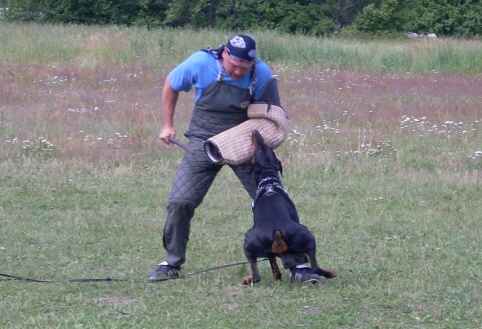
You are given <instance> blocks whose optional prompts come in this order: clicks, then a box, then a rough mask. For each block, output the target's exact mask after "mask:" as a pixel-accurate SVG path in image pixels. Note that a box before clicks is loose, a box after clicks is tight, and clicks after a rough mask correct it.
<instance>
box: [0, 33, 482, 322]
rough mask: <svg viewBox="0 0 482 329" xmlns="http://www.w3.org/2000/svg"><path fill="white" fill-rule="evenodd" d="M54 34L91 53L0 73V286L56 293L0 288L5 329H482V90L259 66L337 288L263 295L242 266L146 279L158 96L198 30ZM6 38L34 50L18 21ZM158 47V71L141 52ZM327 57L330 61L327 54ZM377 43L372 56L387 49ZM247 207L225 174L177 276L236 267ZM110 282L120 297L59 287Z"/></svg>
mask: <svg viewBox="0 0 482 329" xmlns="http://www.w3.org/2000/svg"><path fill="white" fill-rule="evenodd" d="M2 28H5V26H2ZM45 28H46V29H51V28H52V27H49V26H45ZM71 28H73V29H77V28H78V29H79V30H78V34H77V33H75V34H72V30H69V29H71ZM22 29H24V30H22ZM52 29H53V30H49V31H50V32H51V34H52V33H58V35H57V36H59V37H61V36H64V38H66V39H64V40H69V39H68V38H69V37H66V36H68V35H69V34H70V35H73V36H75V38H74V39H75V40H78V41H79V42H80V43H81V44H82V45H83V47H84V48H85V49H84V48H81V49H77V48H76V49H77V50H76V51H82V52H81V53H80V54H79V55H78V56H80V57H77V59H75V57H74V59H69V58H68V57H69V56H70V55H69V52H67V53H66V54H65V56H66V57H65V58H64V57H55V58H54V59H53V60H52V61H48V60H47V63H45V60H44V57H42V56H45V54H46V53H47V52H42V49H47V48H48V47H47V46H45V47H44V46H42V47H43V48H41V49H40V50H41V53H42V54H43V55H42V56H37V57H19V58H23V60H22V61H21V62H20V63H15V62H13V61H12V60H11V59H6V56H3V60H4V63H5V62H7V64H6V65H2V66H0V70H1V72H2V73H3V74H2V75H1V77H0V84H1V86H2V88H0V96H1V99H2V101H3V103H1V104H0V142H1V144H0V154H1V156H0V159H1V160H0V185H1V189H0V200H1V204H0V262H1V264H2V265H1V266H0V273H4V274H8V275H16V276H20V277H25V278H34V279H45V280H57V281H58V282H55V283H32V282H25V281H19V280H10V279H8V278H7V277H2V278H1V279H2V280H1V281H0V289H1V291H2V299H1V300H0V327H5V328H25V327H29V326H30V327H38V328H54V327H60V328H75V327H85V328H99V327H100V328H104V327H105V328H120V327H121V328H171V327H175V328H239V327H246V328H275V327H276V328H296V327H314V328H320V327H323V328H374V327H379V328H477V327H479V326H480V319H481V318H482V309H481V299H480V296H481V295H482V291H481V288H480V279H481V276H482V273H481V268H482V267H481V262H480V258H481V239H480V236H482V234H481V233H482V232H481V228H480V213H482V209H481V207H482V206H481V204H480V189H481V187H480V186H481V184H480V183H481V178H482V176H481V175H482V153H481V152H482V149H481V145H482V137H481V135H480V130H481V128H482V127H481V121H480V120H481V114H482V112H481V106H480V104H482V99H481V97H482V96H481V94H480V91H479V89H480V88H479V86H480V77H479V76H478V75H477V74H475V75H471V76H465V75H463V74H452V73H450V74H449V73H440V72H431V73H430V74H424V75H422V74H416V73H414V72H412V73H409V72H403V73H396V72H395V73H394V72H388V73H387V71H385V72H384V71H383V70H382V71H379V70H374V71H370V70H367V69H366V68H364V69H363V70H362V69H357V67H351V68H350V67H344V68H341V67H336V66H332V65H331V64H330V65H329V64H327V65H324V64H323V63H324V62H323V60H322V58H319V59H318V60H317V61H316V64H313V65H308V67H309V68H308V69H307V68H306V67H307V63H309V62H303V61H300V62H294V61H293V62H291V61H286V58H285V59H283V60H280V61H277V60H275V59H276V53H273V54H271V55H272V56H274V57H271V58H273V62H270V65H272V68H273V72H274V73H275V74H276V75H277V76H278V79H279V87H280V93H281V98H282V102H283V106H284V107H285V108H286V111H287V113H288V115H289V117H290V119H291V123H290V130H289V134H288V138H287V140H286V141H285V143H283V145H282V146H281V147H280V148H278V149H277V150H276V152H277V155H278V157H279V158H280V160H281V161H282V162H283V166H284V176H283V177H282V180H283V183H284V185H285V187H286V188H287V189H288V191H289V193H290V195H291V197H292V199H293V201H294V202H295V203H296V206H297V208H298V212H299V215H300V219H301V221H302V223H304V224H305V225H307V226H308V227H309V228H310V229H311V231H312V232H313V234H314V235H315V237H316V239H317V242H318V250H317V251H318V252H317V255H318V261H319V263H320V265H321V266H323V267H326V268H329V269H332V270H334V271H336V272H337V274H338V276H337V278H335V279H333V280H322V282H321V284H320V285H319V286H304V285H301V284H297V283H291V282H290V281H289V273H288V271H283V280H282V281H281V282H275V281H274V280H273V279H272V278H271V274H270V269H269V264H268V263H267V262H262V263H261V264H260V271H261V276H262V281H261V282H260V283H259V284H257V285H256V286H254V287H242V286H241V285H240V280H241V278H242V276H244V275H246V274H248V273H249V268H248V266H247V265H239V266H233V267H228V268H223V269H219V270H214V271H209V272H205V273H202V274H199V275H191V276H188V277H187V278H183V279H179V280H173V281H168V282H159V283H148V282H147V273H148V272H149V271H150V270H152V269H153V268H154V267H155V266H156V264H157V263H158V262H159V261H161V260H162V259H163V257H164V251H163V249H162V241H161V237H162V228H163V224H164V219H165V215H166V209H165V206H166V201H167V196H168V193H169V188H170V184H171V181H172V178H173V175H174V173H175V170H176V168H177V164H178V162H179V160H180V158H181V156H182V152H183V151H182V150H181V149H179V148H177V147H176V146H171V147H168V146H165V145H163V144H162V143H161V142H160V141H159V140H158V133H159V127H160V124H161V109H160V92H161V86H162V82H163V80H164V78H165V76H166V74H167V72H168V71H169V69H170V68H171V64H170V63H177V62H178V61H179V60H181V58H180V57H182V56H181V55H180V54H184V53H187V52H188V50H189V49H187V47H184V48H183V49H177V48H176V47H177V46H176V45H177V42H180V43H182V44H184V45H186V44H189V45H190V46H192V47H196V49H197V47H198V46H199V45H196V44H195V45H193V44H192V43H188V42H187V41H186V40H188V39H192V36H193V35H194V34H193V33H194V32H192V33H191V34H189V33H187V34H182V33H181V35H182V36H183V38H186V39H182V38H181V39H178V38H177V37H176V38H175V37H174V35H177V34H178V33H179V32H180V31H171V32H170V33H173V34H163V35H162V37H161V36H159V38H160V39H150V33H149V32H148V31H145V30H142V31H137V30H136V29H131V30H129V29H117V28H113V29H96V28H90V27H55V28H52ZM39 30H40V29H39ZM16 31H17V33H20V32H22V31H28V33H32V35H33V32H32V31H31V26H28V25H27V26H22V28H21V29H17V30H16ZM66 31H67V32H66ZM136 33H138V34H136ZM20 35H22V34H20ZM20 35H19V37H18V38H17V40H12V39H10V40H9V43H8V44H9V45H13V44H15V42H16V43H18V44H29V47H30V45H31V43H29V42H31V41H28V40H31V39H32V38H31V37H29V38H26V37H23V38H25V39H22V37H21V36H20ZM42 35H44V34H42ZM211 37H213V40H219V38H221V37H222V38H221V39H222V40H224V35H222V36H220V35H211ZM264 37H265V36H263V35H261V36H260V47H261V46H262V45H263V42H261V41H262V40H263V38H264ZM38 38H41V36H38ZM164 38H166V39H164ZM169 38H171V39H169ZM121 39H123V40H124V41H128V42H130V43H131V45H132V44H136V47H133V48H129V49H131V50H132V49H134V48H135V49H138V50H139V49H140V50H142V49H144V50H146V51H137V53H135V52H134V53H131V50H128V51H117V50H119V49H123V48H122V45H125V42H113V41H112V40H121ZM161 39H162V40H163V41H162V42H163V43H162V45H163V46H162V47H163V48H162V49H164V51H163V52H162V56H160V57H156V56H157V55H154V54H156V52H155V51H154V52H152V51H151V50H152V48H151V47H154V46H152V45H154V44H155V42H154V43H152V42H153V41H152V40H161ZM198 39H200V38H196V39H195V40H196V42H198V41H199V40H198ZM85 40H87V41H88V40H90V41H91V43H88V42H85ZM106 40H107V41H109V40H110V41H109V42H106ZM136 40H137V41H136ZM169 40H171V41H169ZM290 40H291V41H292V40H293V39H292V38H291V37H289V36H288V37H287V39H280V42H281V44H283V42H285V41H286V42H288V41H290ZM13 41H15V42H13ZM134 41H135V42H134ZM264 41H265V42H268V41H270V42H274V41H273V40H272V39H269V38H268V39H267V38H265V39H264ZM299 41H301V42H304V43H306V44H307V45H308V43H309V42H314V43H313V44H311V47H314V49H318V48H316V47H322V46H323V43H321V44H320V45H317V44H316V42H318V40H315V39H308V38H307V39H304V38H303V39H300V40H299ZM315 41H316V42H315ZM319 41H320V42H321V41H323V40H319ZM325 41H326V40H325ZM42 42H44V43H45V42H47V40H46V39H43V40H42ZM159 42H160V41H159ZM445 42H447V43H445ZM207 43H208V44H211V45H213V43H212V42H207ZM288 43H289V42H288ZM208 44H207V45H208ZM449 44H450V40H444V43H443V44H442V45H441V47H442V46H444V45H449ZM454 44H455V45H458V41H457V42H455V43H454ZM89 45H90V46H89ZM167 45H169V47H168V46H167ZM328 45H331V47H333V48H331V49H332V50H333V51H330V52H329V53H332V52H334V51H335V50H337V49H339V48H337V47H336V44H332V43H331V41H330V43H329V44H328ZM384 45H385V46H386V45H387V43H380V44H379V45H378V47H380V49H384V50H386V51H389V52H390V51H393V50H394V49H395V50H396V49H399V48H397V47H396V46H393V47H388V48H387V47H384ZM434 45H436V44H433V43H432V44H428V43H425V44H417V45H416V46H415V45H413V44H412V46H413V47H414V49H415V48H416V47H422V48H423V49H431V47H433V46H434ZM470 45H472V46H474V45H475V46H474V47H476V45H477V42H475V43H470ZM94 46H95V47H94ZM202 46H205V45H204V44H203V45H202ZM355 46H357V47H364V45H363V44H361V43H360V44H355ZM403 46H404V47H405V46H406V43H405V42H403ZM11 47H13V46H11ZM49 47H50V46H49ZM53 47H55V44H54V45H53ZM91 47H93V48H91ZM116 47H119V48H116ZM457 47H458V46H457ZM104 48H105V49H104ZM107 48H109V49H107ZM171 48H172V52H171V51H170V50H169V49H171ZM89 49H90V50H89ZM154 49H158V48H156V47H154ZM276 49H277V48H276V47H274V48H273V49H272V51H275V50H276ZM298 49H307V48H306V47H305V48H303V47H298ZM363 49H368V48H363ZM400 49H403V47H402V48H400ZM423 49H422V50H423ZM471 49H473V48H471ZM471 49H469V50H470V51H469V52H468V54H471V53H472V51H471ZM114 50H116V51H114ZM193 50H195V49H193ZM261 50H262V49H261ZM17 51H19V52H20V53H21V49H18V50H17ZM84 51H87V53H89V52H90V55H89V56H91V57H88V56H87V55H86V54H87V53H83V52H84ZM405 51H407V50H405ZM457 51H462V48H461V47H458V48H457ZM30 53H31V54H34V53H35V52H34V51H30ZM414 53H415V54H417V53H419V51H417V52H414ZM420 53H425V51H420ZM53 54H54V55H55V54H57V53H56V52H54V53H53ZM102 54H104V55H102ZM134 54H137V55H135V56H134ZM159 54H160V53H159ZM68 55H69V56H68ZM271 55H270V56H271ZM286 55H290V54H286ZM291 55H292V54H291ZM308 55H309V56H316V51H311V52H309V53H308V54H307V55H306V56H305V57H309V56H308ZM25 56H26V55H25ZM55 56H57V55H55ZM103 56H105V57H103ZM117 56H120V57H117ZM136 56H139V58H136ZM183 56H184V55H183ZM87 57H88V58H89V61H82V60H80V59H81V58H87ZM372 57H374V60H375V62H374V63H375V66H376V61H377V57H376V56H372ZM467 57H469V56H466V57H465V58H467ZM155 58H157V59H155ZM298 58H300V59H302V58H303V57H299V56H298ZM367 58H368V57H367ZM394 58H396V56H395V57H394ZM404 58H405V57H404ZM161 59H162V60H161ZM417 59H418V58H417ZM422 62H424V61H423V60H422ZM81 63H84V64H81ZM387 63H388V62H387ZM172 65H174V64H172ZM404 65H406V63H405V64H404ZM192 96H193V95H192V94H183V95H182V97H181V98H180V100H179V106H178V109H177V112H176V123H177V129H178V138H179V139H180V140H183V141H186V139H185V138H184V137H183V136H182V133H183V132H184V131H185V130H186V128H187V126H188V124H189V118H190V115H191V111H192V106H193V103H192ZM250 206H251V200H250V199H249V197H248V196H247V195H246V193H245V192H244V191H243V189H242V187H241V186H240V184H239V182H238V181H237V179H236V178H235V177H234V175H233V174H232V173H231V172H230V171H229V169H228V168H225V169H224V170H223V171H222V172H221V174H220V176H219V177H218V178H217V179H216V181H215V182H214V184H213V186H212V188H211V190H210V192H209V194H208V195H207V196H206V198H205V200H204V202H203V204H202V205H201V207H199V208H198V209H197V210H196V215H195V217H194V219H193V221H192V229H191V239H190V242H189V248H188V255H187V256H188V261H187V263H186V264H185V265H184V267H183V273H184V274H187V273H192V272H197V271H200V270H203V269H208V268H211V267H214V266H219V265H226V264H233V263H238V262H242V261H244V260H245V257H244V254H243V250H242V245H243V240H244V233H245V232H246V230H248V229H249V228H250V227H251V225H252V213H251V209H250ZM107 277H110V278H113V279H120V280H125V281H111V282H98V283H77V282H68V280H71V279H86V278H107Z"/></svg>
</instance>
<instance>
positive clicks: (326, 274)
mask: <svg viewBox="0 0 482 329" xmlns="http://www.w3.org/2000/svg"><path fill="white" fill-rule="evenodd" d="M322 275H323V276H324V277H325V278H327V279H333V278H334V277H336V273H335V272H333V271H330V270H324V273H323V274H322Z"/></svg>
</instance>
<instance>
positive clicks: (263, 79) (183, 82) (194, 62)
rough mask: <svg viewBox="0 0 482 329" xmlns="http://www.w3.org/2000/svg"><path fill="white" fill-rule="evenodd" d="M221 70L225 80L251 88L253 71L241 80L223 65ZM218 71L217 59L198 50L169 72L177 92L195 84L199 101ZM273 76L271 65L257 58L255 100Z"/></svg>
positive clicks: (188, 89)
mask: <svg viewBox="0 0 482 329" xmlns="http://www.w3.org/2000/svg"><path fill="white" fill-rule="evenodd" d="M221 71H222V80H223V81H224V82H226V83H229V84H232V85H234V86H237V87H240V88H243V89H246V90H248V89H249V85H250V83H251V73H248V74H246V75H245V76H244V77H242V78H241V79H239V80H233V79H231V78H230V77H229V75H228V74H227V73H226V71H225V70H224V68H223V67H222V65H221ZM218 73H219V68H218V64H217V59H216V58H214V56H213V55H211V54H209V53H207V52H204V51H198V52H195V53H194V54H192V55H191V56H189V57H188V58H187V59H186V60H184V61H183V62H182V63H181V64H179V65H178V66H177V67H176V68H174V70H172V71H171V73H169V82H170V83H171V87H172V88H173V89H174V90H175V91H177V92H180V91H185V92H188V91H190V90H191V88H192V86H194V87H195V88H196V97H195V101H197V100H198V99H199V98H200V97H201V94H202V93H203V91H204V90H205V89H206V88H207V87H208V86H209V85H210V84H211V83H213V82H215V81H216V80H217V77H218ZM272 77H273V76H272V74H271V70H270V68H269V66H268V65H267V64H266V63H265V62H263V61H262V60H259V59H257V60H256V76H255V78H256V80H255V81H256V83H255V84H254V92H253V100H255V101H256V100H258V99H259V97H260V96H261V92H262V91H263V88H264V86H265V85H266V83H267V82H268V81H269V80H270V79H271V78H272Z"/></svg>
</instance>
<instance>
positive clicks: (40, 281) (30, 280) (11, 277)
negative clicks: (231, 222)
mask: <svg viewBox="0 0 482 329" xmlns="http://www.w3.org/2000/svg"><path fill="white" fill-rule="evenodd" d="M266 260H268V259H267V258H263V259H261V260H258V262H263V261H266ZM244 264H249V262H238V263H233V264H226V265H220V266H215V267H211V268H207V269H204V270H200V271H196V272H190V273H187V274H186V275H184V276H180V277H176V278H161V279H149V280H130V279H114V278H110V277H107V278H100V279H99V278H93V279H69V280H67V282H69V283H71V282H83V283H91V282H121V281H129V282H147V283H156V282H162V281H168V280H175V279H182V278H188V277H191V276H194V275H199V274H202V273H206V272H212V271H217V270H220V269H223V268H228V267H233V266H239V265H244ZM0 276H2V277H5V278H6V279H3V280H2V281H5V280H19V281H26V282H33V283H58V282H60V281H59V280H40V279H32V278H25V277H21V276H16V275H9V274H4V273H0Z"/></svg>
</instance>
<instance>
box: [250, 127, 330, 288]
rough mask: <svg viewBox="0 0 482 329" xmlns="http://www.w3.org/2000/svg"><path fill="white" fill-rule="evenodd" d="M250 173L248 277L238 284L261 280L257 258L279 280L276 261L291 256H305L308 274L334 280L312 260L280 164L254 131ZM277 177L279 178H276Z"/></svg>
mask: <svg viewBox="0 0 482 329" xmlns="http://www.w3.org/2000/svg"><path fill="white" fill-rule="evenodd" d="M251 145H252V151H253V156H252V170H253V171H254V175H255V179H256V183H257V184H258V189H257V191H256V197H255V199H254V200H253V205H252V210H253V218H254V225H253V227H252V228H251V229H249V230H248V231H247V232H246V234H245V239H244V254H245V256H246V258H247V259H248V261H249V263H250V266H251V275H250V276H249V275H248V276H245V277H244V278H243V279H242V281H241V284H243V285H249V284H253V283H257V282H259V281H260V280H261V277H260V275H259V271H258V264H257V258H260V257H266V258H268V260H269V262H270V265H271V271H272V274H273V278H274V279H275V280H281V276H282V275H281V272H280V270H279V267H278V263H277V259H276V257H281V256H283V255H288V254H295V255H299V256H302V257H304V258H305V259H306V256H305V255H308V258H309V260H310V264H311V271H312V273H315V274H318V275H321V276H324V277H325V278H334V277H335V276H336V274H335V272H333V271H330V270H324V269H322V268H320V267H319V266H318V263H317V260H316V242H315V238H314V237H313V235H312V234H311V232H310V231H309V230H308V228H307V227H306V226H304V225H302V224H300V220H299V218H298V213H297V211H296V207H295V205H294V203H293V201H292V200H291V198H290V197H289V196H288V193H287V192H286V190H285V189H284V187H283V185H282V184H281V180H280V177H279V174H281V176H282V175H283V167H282V165H281V161H280V160H278V158H277V157H276V155H275V153H274V151H273V150H272V149H271V148H270V147H268V146H267V145H266V144H265V143H264V140H263V137H262V136H261V134H260V133H259V131H258V130H254V131H253V132H252V134H251ZM278 173H279V174H278Z"/></svg>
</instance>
